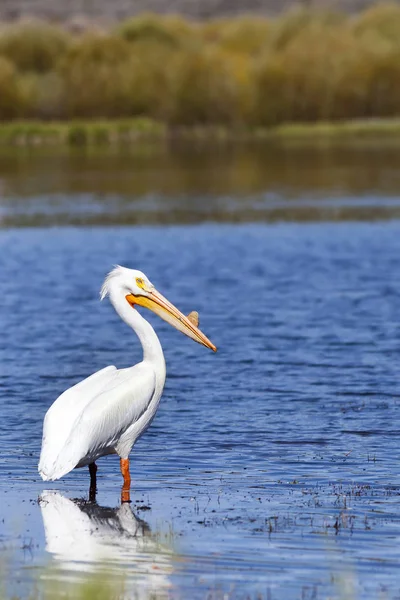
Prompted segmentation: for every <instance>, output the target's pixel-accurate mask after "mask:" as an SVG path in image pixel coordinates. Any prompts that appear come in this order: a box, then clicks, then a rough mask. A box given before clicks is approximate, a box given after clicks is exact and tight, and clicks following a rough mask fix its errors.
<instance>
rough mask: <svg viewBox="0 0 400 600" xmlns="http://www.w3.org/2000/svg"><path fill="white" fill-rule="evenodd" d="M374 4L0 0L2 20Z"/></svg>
mask: <svg viewBox="0 0 400 600" xmlns="http://www.w3.org/2000/svg"><path fill="white" fill-rule="evenodd" d="M373 3H374V2H373V0H300V1H297V2H293V0H0V19H1V20H7V21H8V20H14V19H19V18H21V17H32V16H33V17H40V18H45V19H51V20H61V21H68V20H70V19H73V18H76V17H86V18H90V19H93V20H98V19H99V20H113V21H114V20H119V19H123V18H125V17H127V16H131V15H136V14H138V13H140V12H144V11H151V12H157V13H163V14H166V13H181V14H183V15H185V16H188V17H193V18H199V19H204V18H211V17H220V16H232V15H239V14H243V13H258V14H264V15H268V14H271V15H272V14H277V13H279V12H282V11H284V10H287V9H288V8H289V7H291V6H294V5H296V4H297V5H303V6H313V7H321V8H322V7H332V8H337V9H340V10H344V11H347V12H357V11H359V10H362V9H364V8H366V7H367V6H369V5H371V4H373Z"/></svg>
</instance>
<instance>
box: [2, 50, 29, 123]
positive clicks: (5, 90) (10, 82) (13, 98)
mask: <svg viewBox="0 0 400 600" xmlns="http://www.w3.org/2000/svg"><path fill="white" fill-rule="evenodd" d="M23 112H24V97H23V94H22V92H21V87H20V85H19V81H18V77H17V72H16V69H15V67H14V66H13V64H12V63H11V62H10V61H9V60H7V59H6V58H3V57H1V56H0V120H2V121H4V120H7V119H13V118H15V117H19V116H21V115H22V114H23Z"/></svg>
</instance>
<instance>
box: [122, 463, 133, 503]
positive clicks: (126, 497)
mask: <svg viewBox="0 0 400 600" xmlns="http://www.w3.org/2000/svg"><path fill="white" fill-rule="evenodd" d="M120 467H121V473H122V477H123V478H124V485H123V486H122V490H121V502H130V501H131V475H130V473H129V458H121V460H120Z"/></svg>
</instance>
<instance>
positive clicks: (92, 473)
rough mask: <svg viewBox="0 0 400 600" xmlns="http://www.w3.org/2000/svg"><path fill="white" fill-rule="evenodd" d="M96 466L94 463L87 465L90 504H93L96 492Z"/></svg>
mask: <svg viewBox="0 0 400 600" xmlns="http://www.w3.org/2000/svg"><path fill="white" fill-rule="evenodd" d="M96 473H97V465H96V463H94V462H93V463H90V465H89V474H90V488H89V500H90V502H94V501H95V500H96V492H97V476H96Z"/></svg>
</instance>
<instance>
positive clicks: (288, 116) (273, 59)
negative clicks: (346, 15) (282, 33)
mask: <svg viewBox="0 0 400 600" xmlns="http://www.w3.org/2000/svg"><path fill="white" fill-rule="evenodd" d="M357 52H358V46H357V41H356V40H355V39H354V38H353V36H352V35H351V33H350V32H349V31H348V30H346V29H343V28H342V27H336V28H330V29H329V30H328V31H325V30H324V29H323V28H317V29H315V30H313V31H307V32H304V33H303V34H299V35H298V36H297V37H296V38H295V39H294V40H293V41H292V42H291V43H290V44H289V45H288V46H287V47H286V49H285V50H284V51H283V52H280V53H274V54H272V55H271V54H267V56H266V57H265V58H264V59H263V60H261V61H260V63H259V64H258V66H257V68H256V73H255V77H256V81H257V85H256V88H257V101H256V113H257V121H258V122H260V123H262V124H264V125H273V124H276V123H281V122H284V121H318V120H327V119H335V118H344V117H346V115H348V114H351V113H352V112H353V111H352V110H351V109H350V107H349V105H348V104H347V103H346V101H345V97H342V98H340V90H341V87H342V86H343V82H344V80H345V79H346V75H347V72H348V71H349V70H351V71H352V73H353V76H354V75H355V69H354V66H353V63H354V61H355V58H356V57H357ZM347 81H348V83H350V80H349V78H347ZM363 86H364V87H363V88H362V91H361V98H363V95H364V96H365V89H366V88H365V86H366V82H365V81H363ZM347 101H348V102H350V100H349V99H348V100H347ZM358 109H359V110H360V111H362V107H361V106H358ZM351 116H354V115H352V114H351ZM361 116H362V115H361Z"/></svg>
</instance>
